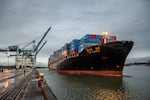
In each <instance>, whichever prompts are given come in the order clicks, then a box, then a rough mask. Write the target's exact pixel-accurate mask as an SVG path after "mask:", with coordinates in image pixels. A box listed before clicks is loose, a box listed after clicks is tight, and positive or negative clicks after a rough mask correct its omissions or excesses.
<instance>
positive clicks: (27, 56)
mask: <svg viewBox="0 0 150 100" xmlns="http://www.w3.org/2000/svg"><path fill="white" fill-rule="evenodd" d="M50 30H51V27H49V28H48V30H47V31H46V32H45V33H44V35H43V36H42V38H41V39H40V41H39V42H38V44H37V45H36V43H35V42H36V40H33V41H31V42H29V43H28V44H27V45H25V46H24V47H22V48H20V47H19V46H18V45H14V46H8V47H7V48H0V52H15V54H13V55H12V54H8V55H7V56H8V57H9V56H16V59H15V63H16V68H19V67H20V66H21V67H22V68H23V67H26V64H27V63H28V64H29V63H30V64H32V67H35V63H36V56H37V54H38V53H39V52H40V50H41V49H42V48H43V46H44V45H45V44H46V43H47V41H44V42H43V40H44V38H45V37H46V35H47V34H48V32H49V31H50ZM42 42H43V44H42V45H41V43H42ZM30 45H33V46H32V49H26V47H28V46H30Z"/></svg>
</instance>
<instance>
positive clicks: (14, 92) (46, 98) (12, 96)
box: [0, 69, 57, 100]
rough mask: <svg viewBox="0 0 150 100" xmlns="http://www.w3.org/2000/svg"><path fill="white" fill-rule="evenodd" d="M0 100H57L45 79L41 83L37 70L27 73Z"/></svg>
mask: <svg viewBox="0 0 150 100" xmlns="http://www.w3.org/2000/svg"><path fill="white" fill-rule="evenodd" d="M0 100H57V99H56V97H55V95H54V94H53V93H52V91H51V90H50V88H49V87H48V85H47V83H46V81H45V80H44V79H43V80H41V81H39V72H38V71H37V70H35V69H32V71H30V72H28V73H25V75H24V77H23V79H22V80H21V81H20V82H18V84H16V85H14V86H11V87H8V88H6V89H5V90H4V91H1V93H0Z"/></svg>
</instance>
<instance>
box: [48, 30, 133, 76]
mask: <svg viewBox="0 0 150 100" xmlns="http://www.w3.org/2000/svg"><path fill="white" fill-rule="evenodd" d="M133 44H134V43H133V41H128V40H122V41H118V40H117V37H116V36H110V35H108V32H103V34H102V35H97V34H86V35H85V36H83V37H82V38H81V39H74V40H72V41H71V42H70V43H66V44H65V45H64V46H63V47H62V48H60V49H59V50H56V51H54V52H53V55H51V56H50V57H49V60H48V67H49V69H50V70H55V71H57V72H59V73H67V74H91V75H102V76H122V71H123V67H124V63H125V60H126V58H127V56H128V54H129V52H130V51H131V49H132V47H133Z"/></svg>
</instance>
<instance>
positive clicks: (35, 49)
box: [34, 27, 51, 52]
mask: <svg viewBox="0 0 150 100" xmlns="http://www.w3.org/2000/svg"><path fill="white" fill-rule="evenodd" d="M50 29H51V27H50V28H48V30H47V31H46V32H45V34H44V35H43V37H42V38H41V40H40V41H39V43H38V44H37V46H36V47H35V48H34V52H36V51H37V49H38V47H39V46H40V44H41V42H42V41H43V39H44V38H45V36H46V35H47V33H48V32H49V31H50Z"/></svg>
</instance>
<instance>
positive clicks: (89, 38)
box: [49, 34, 116, 63]
mask: <svg viewBox="0 0 150 100" xmlns="http://www.w3.org/2000/svg"><path fill="white" fill-rule="evenodd" d="M102 38H103V36H102V35H95V34H86V35H85V36H83V37H82V38H81V39H74V40H72V41H71V42H70V43H66V44H65V45H64V46H63V47H62V48H61V49H59V50H57V51H54V54H53V55H51V56H50V58H49V63H53V62H55V61H58V60H60V59H62V58H65V57H67V56H74V55H76V54H78V53H81V52H82V51H83V50H84V48H86V47H89V46H92V45H97V44H99V43H100V41H101V40H102ZM115 41H116V36H110V38H109V39H107V42H115Z"/></svg>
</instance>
